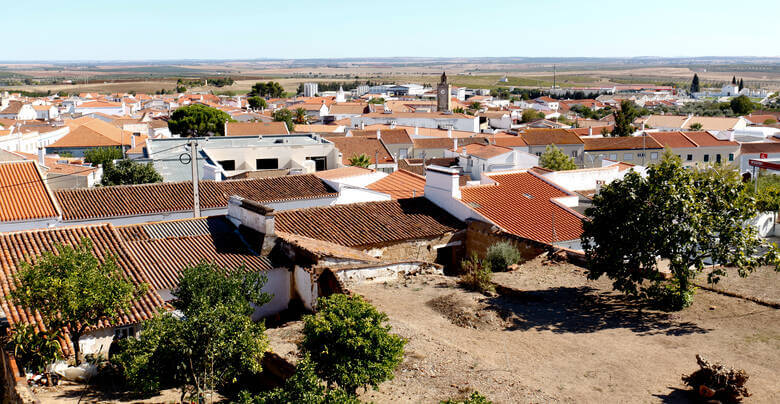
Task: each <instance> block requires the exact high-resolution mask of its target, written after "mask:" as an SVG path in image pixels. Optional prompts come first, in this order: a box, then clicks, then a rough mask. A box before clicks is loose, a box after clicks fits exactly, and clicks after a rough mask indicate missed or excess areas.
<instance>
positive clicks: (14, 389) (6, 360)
mask: <svg viewBox="0 0 780 404" xmlns="http://www.w3.org/2000/svg"><path fill="white" fill-rule="evenodd" d="M0 361H1V362H2V365H3V374H2V376H3V386H2V389H3V402H4V403H25V404H27V403H37V402H38V400H37V399H36V398H35V395H33V393H32V391H31V390H30V388H29V387H28V386H27V380H26V379H25V375H24V373H22V371H21V369H19V366H18V365H17V363H16V358H14V356H13V355H12V354H11V353H10V352H8V351H6V350H5V349H2V350H0Z"/></svg>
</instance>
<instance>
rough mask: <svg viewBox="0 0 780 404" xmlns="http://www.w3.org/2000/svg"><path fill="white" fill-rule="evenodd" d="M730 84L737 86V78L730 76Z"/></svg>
mask: <svg viewBox="0 0 780 404" xmlns="http://www.w3.org/2000/svg"><path fill="white" fill-rule="evenodd" d="M731 84H737V76H731Z"/></svg>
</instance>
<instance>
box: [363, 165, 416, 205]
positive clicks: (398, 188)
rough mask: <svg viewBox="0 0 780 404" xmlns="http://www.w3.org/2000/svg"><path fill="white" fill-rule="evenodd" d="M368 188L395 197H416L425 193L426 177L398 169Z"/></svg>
mask: <svg viewBox="0 0 780 404" xmlns="http://www.w3.org/2000/svg"><path fill="white" fill-rule="evenodd" d="M366 188H368V189H371V190H374V191H379V192H382V193H385V194H389V195H390V197H391V198H393V199H404V198H414V197H417V196H422V195H424V194H425V177H423V176H421V175H417V174H414V173H411V172H409V171H406V170H398V171H395V172H393V173H392V174H390V175H388V176H387V177H385V178H382V179H381V180H379V181H377V182H374V183H372V184H370V185H369V186H368V187H366Z"/></svg>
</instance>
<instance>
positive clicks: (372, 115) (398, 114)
mask: <svg viewBox="0 0 780 404" xmlns="http://www.w3.org/2000/svg"><path fill="white" fill-rule="evenodd" d="M363 116H364V117H366V118H433V119H436V118H438V119H470V120H474V119H477V118H476V117H474V116H471V115H466V114H450V113H445V112H439V111H436V112H395V111H393V112H391V113H389V114H386V113H384V112H370V113H367V114H364V115H363Z"/></svg>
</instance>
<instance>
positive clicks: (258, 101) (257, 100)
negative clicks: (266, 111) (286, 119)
mask: <svg viewBox="0 0 780 404" xmlns="http://www.w3.org/2000/svg"><path fill="white" fill-rule="evenodd" d="M247 102H248V103H249V108H252V109H261V108H268V103H267V102H265V99H264V98H261V97H258V96H254V97H249V98H247Z"/></svg>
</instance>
